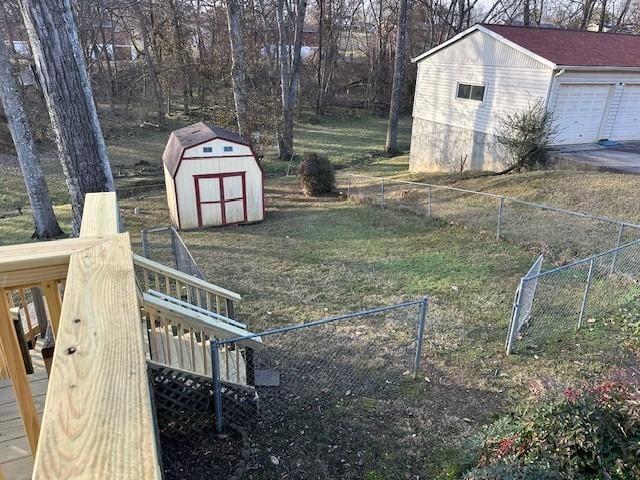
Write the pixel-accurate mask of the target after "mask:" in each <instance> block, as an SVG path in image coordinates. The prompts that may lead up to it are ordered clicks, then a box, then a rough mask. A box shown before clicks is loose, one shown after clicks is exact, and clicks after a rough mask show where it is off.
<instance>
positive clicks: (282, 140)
mask: <svg viewBox="0 0 640 480" xmlns="http://www.w3.org/2000/svg"><path fill="white" fill-rule="evenodd" d="M285 2H286V0H278V8H277V10H276V17H277V22H278V42H279V53H280V85H281V93H282V120H281V121H282V126H281V129H280V135H279V138H278V156H279V158H280V159H281V160H284V159H289V158H291V157H292V156H293V117H294V113H295V107H296V102H297V100H298V85H299V83H300V64H301V62H302V56H301V51H302V30H303V27H304V18H305V13H306V10H307V0H297V3H295V7H294V6H291V5H290V4H287V15H285ZM289 20H291V23H293V45H291V41H290V36H289V35H288V34H287V33H288V30H289V28H288V23H289Z"/></svg>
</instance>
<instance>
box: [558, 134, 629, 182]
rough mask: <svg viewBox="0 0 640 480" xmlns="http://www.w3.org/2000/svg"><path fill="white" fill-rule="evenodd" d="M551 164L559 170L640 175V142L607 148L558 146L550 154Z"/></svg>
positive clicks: (586, 145)
mask: <svg viewBox="0 0 640 480" xmlns="http://www.w3.org/2000/svg"><path fill="white" fill-rule="evenodd" d="M549 160H550V164H551V166H552V167H553V168H556V169H559V170H592V171H593V170H595V171H601V172H617V173H633V174H637V175H640V141H633V142H619V143H618V144H617V145H615V146H611V147H605V146H602V145H598V144H597V143H588V144H579V145H557V146H555V147H553V148H552V150H551V152H549Z"/></svg>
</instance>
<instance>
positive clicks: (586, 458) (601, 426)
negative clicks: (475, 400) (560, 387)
mask: <svg viewBox="0 0 640 480" xmlns="http://www.w3.org/2000/svg"><path fill="white" fill-rule="evenodd" d="M523 404H524V405H525V406H524V407H521V408H519V409H518V410H516V411H514V412H512V413H511V414H509V415H508V416H506V417H504V418H502V419H500V420H499V421H498V422H497V423H496V424H494V425H493V426H492V427H490V428H489V429H487V431H486V433H485V438H484V442H483V446H482V450H481V455H480V458H479V461H478V467H479V469H478V470H474V471H472V472H469V473H468V474H467V478H468V479H470V480H471V479H473V480H476V479H478V480H480V479H487V480H488V479H493V478H495V479H514V480H515V479H519V478H541V479H547V478H567V479H585V480H586V479H596V478H605V479H610V480H631V479H637V478H640V462H639V461H638V458H640V392H639V391H638V388H637V386H633V385H630V384H624V383H614V382H607V383H603V384H600V385H597V386H595V387H593V388H590V389H585V390H575V389H571V388H568V389H566V390H565V391H564V395H563V396H561V397H560V398H557V397H556V398H548V397H547V398H543V399H541V400H539V401H535V402H533V403H531V402H528V403H523ZM529 468H532V469H534V470H533V471H536V472H537V473H536V476H534V475H533V474H531V476H525V477H521V476H519V475H520V473H521V472H522V471H524V470H522V469H525V470H526V469H529ZM536 469H537V470H536ZM500 472H502V473H500ZM529 473H530V472H529ZM474 475H475V476H474ZM483 475H484V476H483ZM492 475H493V476H492ZM500 475H502V476H500ZM540 475H542V476H540ZM545 475H546V476H545ZM549 475H551V476H549ZM554 475H555V476H554ZM558 475H560V476H558Z"/></svg>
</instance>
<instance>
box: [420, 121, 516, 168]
mask: <svg viewBox="0 0 640 480" xmlns="http://www.w3.org/2000/svg"><path fill="white" fill-rule="evenodd" d="M506 158H507V156H506V154H505V153H504V149H503V148H502V146H501V145H500V144H499V143H498V141H497V139H496V137H495V135H491V134H488V133H483V132H478V131H476V130H467V129H464V128H458V127H454V126H451V125H445V124H442V123H436V122H432V121H429V120H423V119H420V118H414V119H413V127H412V133H411V154H410V157H409V170H410V171H412V172H459V171H460V170H461V163H464V168H462V169H463V170H489V171H497V170H502V169H504V168H506V162H505V159H506ZM463 159H466V160H463Z"/></svg>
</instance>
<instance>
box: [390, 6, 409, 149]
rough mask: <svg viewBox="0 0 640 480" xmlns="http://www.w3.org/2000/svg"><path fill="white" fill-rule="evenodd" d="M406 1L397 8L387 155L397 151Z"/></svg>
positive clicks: (404, 51) (402, 83)
mask: <svg viewBox="0 0 640 480" xmlns="http://www.w3.org/2000/svg"><path fill="white" fill-rule="evenodd" d="M407 10H408V6H407V0H400V3H399V8H398V30H397V32H396V58H395V62H394V66H393V86H392V87H391V102H390V105H389V124H388V126H387V143H386V145H385V150H386V151H387V152H388V153H396V152H397V151H398V120H399V118H400V106H401V104H402V87H403V85H404V73H405V55H406V50H407V16H408V12H407Z"/></svg>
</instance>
